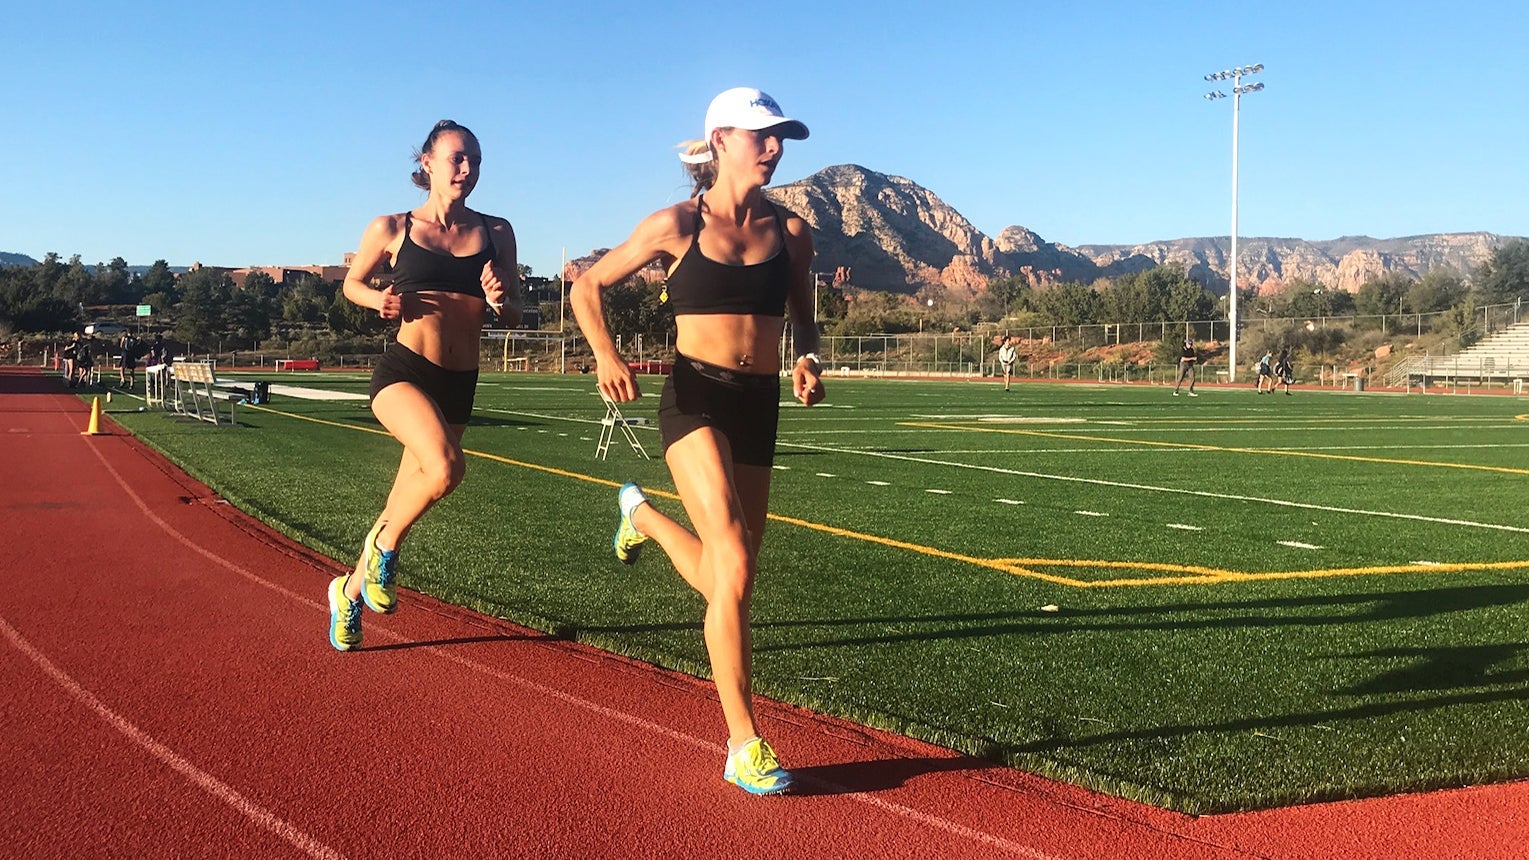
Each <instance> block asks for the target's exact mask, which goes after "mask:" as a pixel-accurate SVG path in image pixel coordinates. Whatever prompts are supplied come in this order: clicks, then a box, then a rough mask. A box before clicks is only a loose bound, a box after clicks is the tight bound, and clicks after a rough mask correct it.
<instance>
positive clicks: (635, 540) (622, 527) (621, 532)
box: [611, 481, 648, 564]
mask: <svg viewBox="0 0 1529 860" xmlns="http://www.w3.org/2000/svg"><path fill="white" fill-rule="evenodd" d="M647 500H648V497H647V496H645V495H643V494H642V487H639V486H637V484H636V483H635V482H632V481H628V482H627V483H625V484H622V485H621V491H620V492H619V493H618V494H617V495H616V504H617V507H619V508H620V509H621V522H619V523H617V524H616V536H615V538H613V539H612V540H611V544H612V545H614V546H615V547H616V558H617V559H618V560H619V561H620V562H621V563H622V564H635V563H636V561H637V554H638V553H640V552H641V551H642V545H643V544H645V543H647V542H648V536H647V535H645V534H643V533H642V532H640V531H638V530H637V527H636V526H634V525H632V511H635V510H637V506H638V505H640V504H642V503H643V502H646V501H647Z"/></svg>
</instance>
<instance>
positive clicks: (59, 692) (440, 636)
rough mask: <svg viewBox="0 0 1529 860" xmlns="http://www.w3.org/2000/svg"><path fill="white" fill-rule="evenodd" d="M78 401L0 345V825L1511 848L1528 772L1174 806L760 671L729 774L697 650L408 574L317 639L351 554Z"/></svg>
mask: <svg viewBox="0 0 1529 860" xmlns="http://www.w3.org/2000/svg"><path fill="white" fill-rule="evenodd" d="M108 411H109V410H108ZM88 412H89V409H88V407H87V406H86V404H84V403H83V402H82V401H81V400H80V399H79V398H77V397H75V396H74V395H73V394H71V393H68V392H66V391H65V390H64V389H63V388H62V386H61V385H59V383H58V382H57V381H56V380H55V379H54V378H52V377H45V376H43V375H42V374H41V373H40V372H38V371H36V370H31V369H11V368H8V369H4V370H0V433H3V434H4V439H5V443H4V447H3V448H0V488H3V492H4V495H3V497H0V498H3V504H4V514H5V515H4V518H3V523H4V527H3V531H0V537H3V538H4V545H3V546H4V555H3V559H4V560H3V562H0V569H3V573H4V579H3V588H0V690H4V695H3V697H0V725H3V726H4V729H3V731H0V803H3V809H4V811H5V814H4V815H3V816H0V856H5V857H26V858H38V857H96V856H101V857H134V858H138V857H288V856H296V857H300V856H304V855H307V856H313V857H356V858H361V857H457V856H473V857H537V858H562V857H723V856H729V857H856V858H861V857H864V858H876V857H939V858H962V857H973V858H978V857H980V858H989V857H1018V858H1030V860H1044V858H1247V857H1278V858H1334V857H1343V858H1402V857H1430V858H1432V857H1462V856H1469V857H1503V858H1507V857H1524V856H1529V802H1526V801H1529V783H1516V784H1512V785H1504V786H1491V787H1483V788H1474V789H1465V790H1459V791H1450V792H1438V793H1431V794H1422V795H1410V796H1404V797H1395V798H1385V799H1379V800H1368V801H1358V802H1349V803H1334V804H1321V805H1313V806H1305V807H1297V808H1289V809H1281V810H1274V811H1269V812H1260V813H1251V814H1239V815H1225V816H1208V817H1200V818H1195V817H1191V816H1185V815H1179V814H1177V813H1172V812H1166V811H1163V810H1159V809H1155V808H1152V807H1148V806H1144V805H1141V804H1137V803H1131V802H1127V801H1123V800H1119V799H1117V798H1113V797H1109V796H1106V795H1102V794H1098V793H1094V792H1090V791H1085V790H1083V789H1079V788H1076V787H1073V786H1069V785H1065V784H1061V783H1056V782H1052V781H1050V780H1046V779H1041V778H1039V777H1035V776H1031V775H1027V774H1023V773H1018V772H1015V771H1011V770H1008V769H1005V768H1002V767H998V766H995V765H993V764H991V763H988V762H983V761H979V760H975V759H971V758H967V757H964V756H961V755H957V754H954V753H951V752H950V751H948V750H944V749H941V748H938V747H934V746H930V745H927V744H922V743H918V742H915V741H911V740H908V739H906V738H902V737H899V736H896V735H891V734H887V733H884V732H878V731H873V730H870V729H867V728H864V727H861V726H856V725H852V724H849V723H846V722H843V721H841V720H836V719H831V718H827V717H823V716H820V715H817V714H813V713H810V712H808V711H804V710H802V709H799V708H795V707H792V706H789V705H784V704H777V703H771V702H761V703H760V714H761V718H762V721H763V724H764V728H765V732H766V734H767V735H768V737H770V738H771V741H772V743H773V744H774V745H775V746H776V748H777V749H779V750H780V751H781V752H782V754H783V757H784V758H785V760H786V762H787V764H788V765H791V766H794V767H795V768H796V769H797V773H798V774H799V775H800V776H801V777H803V778H804V781H805V783H806V787H807V790H806V792H805V793H804V794H803V795H799V796H792V797H782V798H754V797H750V796H747V795H745V794H743V793H742V792H740V791H738V790H737V789H736V788H733V787H732V786H729V785H727V784H725V783H723V781H722V779H721V768H722V742H721V741H722V737H723V735H722V733H723V728H722V726H721V718H720V714H719V711H718V708H717V706H716V702H715V698H714V696H713V692H712V689H711V687H710V685H709V684H706V683H703V682H701V681H697V680H695V679H692V678H689V677H686V676H683V675H678V674H675V673H672V672H667V671H664V670H660V669H656V668H654V667H651V666H647V665H644V664H641V663H637V662H635V661H631V660H625V659H621V658H618V657H613V656H611V655H608V654H604V653H602V652H599V651H596V650H593V649H590V648H586V647H583V646H579V645H576V644H570V643H568V642H563V641H558V640H555V639H551V638H548V637H546V636H544V635H542V634H539V633H536V632H533V631H529V630H525V629H522V628H519V627H516V626H513V625H510V624H507V623H504V622H502V621H498V620H496V619H493V618H489V617H485V616H482V615H479V614H476V613H473V612H469V611H466V610H462V609H458V608H455V607H452V606H447V605H445V604H442V603H440V602H438V601H435V600H432V599H430V598H428V597H424V596H422V595H418V594H414V593H403V594H401V603H402V606H401V611H400V612H399V613H398V614H397V615H393V616H388V617H381V616H377V615H374V614H371V613H368V614H367V615H366V624H367V627H366V635H367V647H366V648H365V649H364V650H362V651H360V652H356V653H350V654H341V653H339V652H336V651H334V650H332V649H331V648H330V647H329V643H328V640H327V638H326V631H325V624H326V622H327V618H328V611H327V607H326V605H325V603H324V594H325V584H326V583H327V582H328V580H329V579H330V578H331V577H333V576H334V575H335V574H336V573H337V572H339V571H342V570H344V569H345V568H346V567H347V566H348V564H342V563H339V562H336V561H334V560H332V559H328V558H324V557H321V556H318V555H315V554H314V553H312V552H310V551H308V550H306V549H304V548H302V547H299V546H297V545H295V544H293V543H292V542H290V541H287V540H285V539H284V538H282V537H280V536H278V535H276V534H275V533H273V532H272V531H270V530H269V529H267V528H265V527H264V526H262V525H260V524H259V523H257V522H256V521H254V520H253V519H251V518H249V517H247V516H245V515H243V514H242V513H240V512H238V511H236V510H234V509H233V508H232V507H231V506H230V505H228V504H226V503H224V502H223V501H221V500H220V499H219V498H218V497H217V495H216V494H214V493H213V492H212V491H210V490H209V489H208V488H207V487H205V486H202V485H201V484H199V483H197V482H196V481H194V480H192V479H191V478H190V477H188V476H187V475H185V474H184V473H182V472H181V471H180V470H179V469H177V468H175V467H174V466H172V465H171V464H169V463H167V462H166V461H164V460H163V459H162V458H161V457H159V456H158V455H157V454H155V453H153V452H151V451H149V450H148V449H147V448H146V447H145V446H143V445H142V444H140V443H138V442H137V441H136V440H134V439H132V438H131V437H130V436H127V435H125V434H123V433H122V432H121V431H120V429H119V428H117V427H116V426H115V425H114V424H112V423H111V422H110V420H109V415H108V420H106V421H105V422H103V429H105V430H107V431H110V432H111V435H102V436H84V435H81V431H82V430H83V429H84V428H85V426H86V423H87V417H88ZM207 432H209V433H217V432H229V431H227V430H218V429H215V428H212V427H208V428H207ZM235 432H237V431H235ZM448 504H449V502H448ZM426 527H428V523H427V524H426ZM101 536H109V538H104V539H103V538H102V537H101Z"/></svg>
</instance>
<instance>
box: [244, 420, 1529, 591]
mask: <svg viewBox="0 0 1529 860" xmlns="http://www.w3.org/2000/svg"><path fill="white" fill-rule="evenodd" d="M249 408H251V409H256V410H259V411H261V412H269V413H271V414H273V415H282V416H285V417H287V418H297V419H299V420H302V421H311V422H313V423H315V424H324V425H327V426H330V427H338V428H340V429H342V430H359V431H361V432H363V433H372V434H375V435H378V436H386V437H388V438H392V435H391V434H389V433H388V432H387V431H386V430H377V429H373V428H371V427H361V426H358V425H355V424H346V423H344V422H340V421H328V420H325V419H323V418H313V417H311V416H308V415H298V414H296V413H293V412H283V411H281V410H278V409H271V408H269V407H262V406H251V407H249ZM1159 444H1162V443H1159ZM462 453H464V454H471V455H472V456H474V457H482V458H483V459H485V460H493V461H494V462H497V463H504V464H505V465H508V466H519V467H521V468H524V469H531V470H534V471H538V472H546V473H547V474H550V475H557V476H559V477H563V478H573V479H575V480H579V481H585V482H588V483H591V484H599V485H601V486H605V487H620V486H621V484H620V483H618V482H616V481H611V480H607V479H605V478H597V477H595V476H593V475H585V474H582V473H580V472H570V471H568V470H566V469H558V468H555V467H553V466H543V465H541V464H540V463H527V462H525V461H523V460H513V459H510V458H509V457H501V456H499V455H498V454H489V453H487V452H484V451H473V450H469V449H466V448H464V449H462ZM643 492H645V493H647V494H648V495H650V496H658V497H659V498H664V499H671V500H674V501H679V500H680V497H679V496H678V495H677V494H675V493H670V492H666V491H664V490H654V489H648V488H646V487H645V488H643ZM769 518H770V519H772V520H774V521H776V522H779V523H785V524H787V525H793V526H798V527H800V528H804V529H811V530H812V531H817V532H822V533H824V534H828V535H833V536H835V537H843V538H850V539H853V540H859V541H865V542H866V543H873V544H878V545H880V546H887V547H892V548H893V549H902V550H908V551H909V552H916V553H918V554H920V555H927V556H930V557H932V558H943V559H947V560H950V561H959V562H962V563H964V564H970V565H973V566H976V567H982V568H987V569H988V570H996V571H999V572H1001V573H1007V574H1011V575H1013V576H1023V577H1027V578H1030V579H1038V580H1041V581H1042V582H1050V583H1053V584H1055V585H1065V586H1068V587H1070V588H1120V587H1127V586H1146V585H1212V584H1217V583H1224V582H1254V581H1259V580H1274V579H1313V578H1319V577H1325V576H1362V575H1376V574H1389V573H1458V572H1464V571H1476V570H1518V569H1524V568H1529V560H1525V561H1499V562H1480V563H1468V564H1430V565H1407V564H1404V565H1391V566H1385V567H1354V568H1340V569H1334V570H1288V571H1267V572H1262V573H1244V572H1240V571H1235V570H1222V569H1219V568H1212V567H1197V566H1193V565H1182V564H1165V563H1158V562H1146V561H1099V560H1086V559H1058V558H979V557H977V556H972V555H966V554H964V553H959V552H950V551H949V550H943V549H937V548H935V547H931V546H924V545H922V544H916V543H909V542H907V541H900V540H896V539H894V538H888V537H881V536H880V535H870V534H865V533H864V532H857V531H852V530H850V529H843V528H839V527H838V526H830V525H826V524H824V523H815V522H812V521H810V520H802V519H797V518H796V517H788V516H786V515H784V514H769ZM1037 567H1082V568H1114V569H1126V570H1158V571H1164V572H1171V573H1178V574H1181V575H1179V576H1161V577H1146V578H1139V579H1110V580H1098V581H1089V580H1086V579H1073V578H1071V577H1066V576H1057V575H1055V574H1049V573H1043V572H1041V571H1039V570H1036V569H1035V568H1037Z"/></svg>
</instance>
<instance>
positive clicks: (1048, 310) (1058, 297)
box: [1036, 282, 1100, 325]
mask: <svg viewBox="0 0 1529 860" xmlns="http://www.w3.org/2000/svg"><path fill="white" fill-rule="evenodd" d="M1036 301H1037V304H1038V305H1039V310H1040V313H1041V316H1042V317H1044V318H1045V319H1046V321H1047V322H1048V323H1050V324H1051V325H1083V324H1086V323H1093V322H1098V321H1099V309H1100V303H1099V295H1098V294H1097V293H1095V292H1094V291H1093V290H1092V289H1090V288H1089V287H1086V286H1084V285H1082V284H1078V283H1072V282H1067V283H1061V284H1053V285H1051V286H1050V287H1047V288H1046V289H1044V290H1041V291H1040V293H1039V295H1038V296H1037V299H1036Z"/></svg>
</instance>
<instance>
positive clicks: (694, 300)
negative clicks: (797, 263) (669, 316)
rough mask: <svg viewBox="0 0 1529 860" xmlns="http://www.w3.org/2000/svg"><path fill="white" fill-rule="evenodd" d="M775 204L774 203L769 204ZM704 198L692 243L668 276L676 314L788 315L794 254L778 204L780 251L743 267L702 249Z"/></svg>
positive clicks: (668, 287) (696, 214) (776, 224)
mask: <svg viewBox="0 0 1529 860" xmlns="http://www.w3.org/2000/svg"><path fill="white" fill-rule="evenodd" d="M770 205H771V206H772V207H774V205H775V204H773V203H772V204H770ZM703 220H704V219H702V218H701V201H700V199H699V198H698V199H697V200H696V211H695V233H694V235H692V236H691V238H690V248H689V250H687V251H686V252H685V256H683V257H681V258H680V262H679V265H677V266H675V267H674V271H673V272H672V273H671V274H670V275H669V280H668V281H667V283H666V284H665V290H666V291H667V292H668V294H669V302H670V304H671V305H672V306H673V308H674V315H675V316H680V315H682V314H757V315H759V316H776V317H783V316H785V315H786V294H787V293H788V292H790V290H791V254H790V252H789V251H788V250H787V248H786V225H785V220H786V219H785V218H784V217H782V215H781V211H780V209H779V208H778V207H776V208H775V228H776V231H777V232H779V233H780V250H778V251H776V252H775V254H774V255H772V256H771V257H770V258H769V259H768V260H762V261H760V262H758V263H749V264H747V265H742V266H730V265H728V264H727V263H719V262H717V261H716V260H713V259H711V258H709V257H707V256H706V255H705V254H702V253H701V226H702V224H703Z"/></svg>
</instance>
